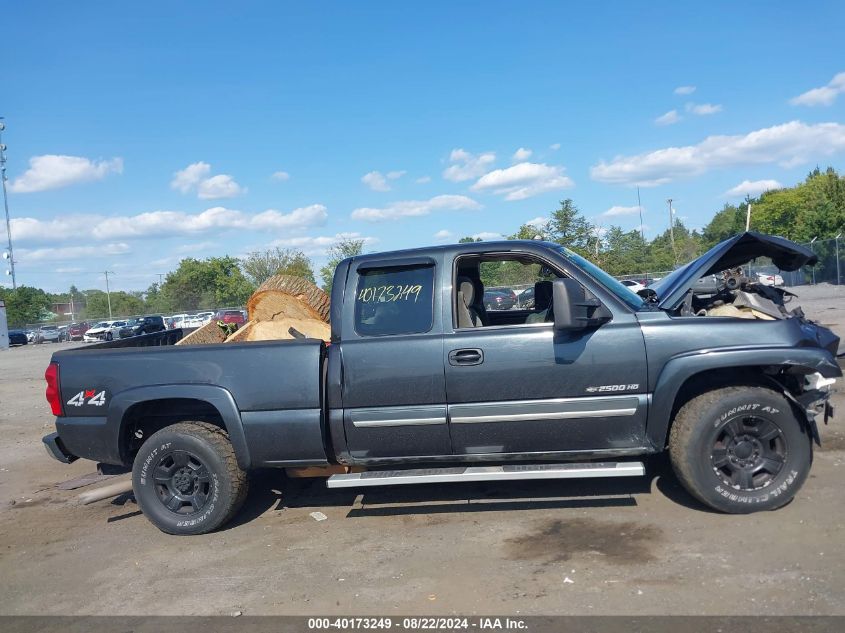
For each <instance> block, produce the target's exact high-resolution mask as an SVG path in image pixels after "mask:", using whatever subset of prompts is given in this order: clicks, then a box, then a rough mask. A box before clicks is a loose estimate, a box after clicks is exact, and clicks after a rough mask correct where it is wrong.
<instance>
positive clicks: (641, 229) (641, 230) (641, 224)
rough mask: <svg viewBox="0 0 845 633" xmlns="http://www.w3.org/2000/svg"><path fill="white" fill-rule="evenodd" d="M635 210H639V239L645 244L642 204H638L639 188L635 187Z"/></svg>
mask: <svg viewBox="0 0 845 633" xmlns="http://www.w3.org/2000/svg"><path fill="white" fill-rule="evenodd" d="M637 208H638V209H639V210H640V237H641V238H642V240H643V242H645V229H644V228H643V203H642V202H640V186H639V185H637Z"/></svg>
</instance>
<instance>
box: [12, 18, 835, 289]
mask: <svg viewBox="0 0 845 633" xmlns="http://www.w3.org/2000/svg"><path fill="white" fill-rule="evenodd" d="M238 4H239V6H238V7H235V5H234V3H231V2H229V3H222V2H221V3H210V2H206V3H170V2H168V3H159V2H145V3H137V4H134V5H132V6H130V5H129V4H127V3H111V2H109V3H105V2H103V3H98V2H85V3H65V2H62V3H59V2H55V3H23V2H21V3H7V4H6V5H5V7H4V9H3V15H2V20H3V27H2V32H3V34H2V40H0V54H2V59H3V64H2V68H1V69H0V116H4V117H5V119H6V120H5V123H6V126H7V129H6V131H5V132H4V134H3V141H4V142H5V143H6V144H7V146H8V150H7V157H8V167H7V176H8V179H9V180H8V185H9V188H10V192H9V204H10V211H11V214H12V218H13V227H12V235H13V238H14V246H15V250H16V253H15V254H16V260H17V262H18V264H17V273H18V283H19V284H26V285H36V286H41V287H44V288H46V289H48V290H53V291H59V290H64V289H66V288H67V287H68V286H69V285H70V284H76V285H77V286H78V287H81V288H92V287H103V286H104V280H103V276H102V274H100V273H99V272H98V271H103V270H106V269H108V270H110V271H114V272H115V273H116V275H115V276H114V278H113V284H114V286H113V287H117V288H119V289H144V288H146V287H147V286H148V285H149V284H150V283H152V282H153V281H157V280H158V273H166V272H167V271H168V270H172V269H173V268H174V267H175V266H176V265H177V263H178V260H179V259H180V258H181V257H185V256H195V257H205V256H209V255H223V254H229V255H234V256H238V255H242V254H244V253H246V252H248V251H250V250H254V249H261V248H265V247H268V246H272V245H280V246H283V247H286V246H292V247H298V248H301V249H302V250H304V251H305V252H306V253H307V254H308V255H309V256H311V257H312V258H313V259H314V261H315V263H316V264H317V265H318V266H319V264H320V263H321V262H322V261H324V253H325V250H326V248H327V247H328V246H330V245H331V244H332V243H333V242H334V241H335V240H336V239H338V236H342V235H355V236H360V237H361V238H364V239H366V240H367V247H366V248H367V250H389V249H394V248H405V247H412V246H422V245H426V244H433V243H438V242H443V241H456V240H457V239H458V238H459V237H461V236H463V235H474V234H481V235H483V236H490V237H492V236H493V235H495V234H508V233H511V232H513V231H515V230H516V229H517V227H518V226H519V225H520V224H522V223H524V222H528V221H532V220H535V219H537V218H542V217H545V216H547V215H548V214H549V212H551V211H552V210H553V209H554V208H556V206H557V202H558V201H559V200H560V199H562V198H566V197H571V198H573V199H574V200H575V202H576V204H577V205H578V206H579V207H580V208H581V209H582V211H583V212H584V213H585V214H586V215H587V216H589V217H590V218H591V219H593V221H595V222H596V223H599V224H601V225H602V226H608V225H610V224H618V225H621V226H622V227H624V228H626V229H627V228H634V227H636V226H638V225H639V217H638V214H637V213H636V205H637V194H636V185H637V184H640V186H641V187H640V188H641V195H642V205H643V208H644V223H645V225H646V226H647V228H646V234H647V236H653V235H655V234H656V233H658V232H661V231H662V230H664V229H665V227H666V226H667V212H666V202H665V201H666V199H667V198H669V197H671V198H673V199H674V201H675V203H674V204H675V207H676V209H677V212H678V215H680V216H681V217H683V218H684V219H685V221H686V222H687V224H688V225H689V226H691V227H700V226H702V225H704V224H705V223H706V222H707V221H708V220H709V218H710V217H711V216H712V214H713V213H714V212H715V211H716V210H718V209H719V208H720V207H721V206H722V205H723V204H724V203H725V202H730V201H738V200H741V199H742V198H743V197H744V192H751V193H757V192H759V191H760V190H762V189H765V188H767V187H773V186H777V185H778V183H780V184H783V185H791V184H794V183H795V182H797V181H799V180H801V179H802V178H803V177H804V176H805V174H806V173H807V171H808V170H809V169H811V168H813V167H814V166H815V165H816V164H819V165H821V166H822V167H824V166H826V165H833V166H834V167H836V168H837V169H840V170H842V169H843V168H845V164H843V163H845V74H840V73H845V38H843V37H842V31H841V28H842V24H843V23H845V4H843V3H842V2H816V3H814V4H813V6H812V8H807V7H804V6H802V5H800V4H799V3H794V2H781V3H772V2H743V3H721V2H710V3H697V4H696V5H695V8H694V9H692V8H688V3H680V2H677V1H675V2H648V3H645V2H643V3H633V2H617V3H613V2H611V3H608V2H595V3H577V4H576V3H571V4H568V5H567V4H564V3H560V2H549V3H542V2H535V3H514V2H483V3H482V2H458V3H445V2H442V3H441V2H427V3H417V4H413V3H398V2H389V3H376V2H368V3H356V4H352V3H320V2H309V3H302V4H291V3H285V4H283V3H275V2H274V3H269V2H268V3H257V2H247V3H238ZM732 190H733V193H728V192H731V191H732ZM3 239H4V244H5V232H3Z"/></svg>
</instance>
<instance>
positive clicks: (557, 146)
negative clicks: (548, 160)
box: [549, 143, 560, 152]
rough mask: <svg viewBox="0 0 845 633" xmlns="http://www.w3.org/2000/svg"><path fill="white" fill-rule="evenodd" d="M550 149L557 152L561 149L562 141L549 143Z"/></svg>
mask: <svg viewBox="0 0 845 633" xmlns="http://www.w3.org/2000/svg"><path fill="white" fill-rule="evenodd" d="M549 149H550V150H554V151H555V152H556V151H557V150H559V149H560V143H552V144H551V145H549Z"/></svg>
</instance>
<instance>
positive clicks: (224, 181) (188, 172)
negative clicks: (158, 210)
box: [170, 161, 246, 200]
mask: <svg viewBox="0 0 845 633" xmlns="http://www.w3.org/2000/svg"><path fill="white" fill-rule="evenodd" d="M210 174H211V165H209V164H208V163H204V162H202V161H200V162H198V163H192V164H190V165H188V166H187V167H185V169H180V170H179V171H177V172H175V173H174V174H173V180H171V181H170V187H171V188H172V189H175V190H176V191H179V192H180V193H190V192H191V191H194V190H196V192H197V197H198V198H199V199H201V200H216V199H219V198H234V197H235V196H239V195H241V194H242V193H246V189H244V188H243V187H241V186H240V185H239V184H238V183H237V182H235V179H234V178H232V177H231V176H230V175H228V174H218V175H216V176H210Z"/></svg>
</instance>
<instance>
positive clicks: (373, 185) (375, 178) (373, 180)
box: [361, 169, 407, 191]
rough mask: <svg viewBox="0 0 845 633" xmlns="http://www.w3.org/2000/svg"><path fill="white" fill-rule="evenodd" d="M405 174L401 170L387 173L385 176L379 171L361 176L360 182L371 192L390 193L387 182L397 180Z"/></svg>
mask: <svg viewBox="0 0 845 633" xmlns="http://www.w3.org/2000/svg"><path fill="white" fill-rule="evenodd" d="M406 173H407V172H406V171H405V170H404V169H403V170H397V171H389V172H387V174H382V173H381V172H380V171H371V172H369V173H367V174H364V175H363V176H361V182H363V183H364V184H365V185H367V186H368V187H369V188H370V189H372V190H373V191H390V184H389V183H388V182H387V181H388V180H397V179H399V178H401V177H402V176H404V175H405V174H406Z"/></svg>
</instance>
